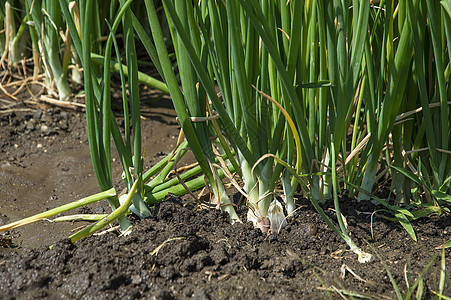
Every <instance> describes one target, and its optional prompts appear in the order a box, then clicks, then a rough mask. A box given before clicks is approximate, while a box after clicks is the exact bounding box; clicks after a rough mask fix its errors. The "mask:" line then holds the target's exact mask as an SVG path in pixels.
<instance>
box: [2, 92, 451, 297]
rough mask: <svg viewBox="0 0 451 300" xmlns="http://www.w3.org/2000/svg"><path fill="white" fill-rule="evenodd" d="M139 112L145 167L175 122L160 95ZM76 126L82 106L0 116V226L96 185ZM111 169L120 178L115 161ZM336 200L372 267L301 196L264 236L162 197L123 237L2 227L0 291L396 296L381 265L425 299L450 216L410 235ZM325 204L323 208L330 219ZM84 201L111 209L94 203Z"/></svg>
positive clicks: (367, 206) (371, 209) (67, 227)
mask: <svg viewBox="0 0 451 300" xmlns="http://www.w3.org/2000/svg"><path fill="white" fill-rule="evenodd" d="M143 109H144V114H143V115H144V119H143V135H144V136H143V144H144V149H145V150H144V151H145V156H146V159H145V161H146V162H145V163H146V165H147V167H148V166H151V165H152V164H154V163H156V162H157V161H158V159H159V158H161V154H163V153H168V152H169V151H170V150H171V149H172V147H173V145H174V144H175V141H176V137H177V134H178V125H177V123H176V122H175V121H174V118H175V113H174V112H173V110H171V109H170V105H168V102H167V101H166V100H162V101H160V102H158V103H154V104H152V105H150V106H146V107H145V108H143ZM84 122H85V120H84V114H83V113H82V112H77V111H74V110H65V109H61V108H56V107H49V106H47V107H44V106H43V107H41V108H36V107H34V108H33V109H32V110H30V111H25V112H24V111H16V112H14V111H12V112H8V113H4V114H0V141H1V143H0V165H1V172H0V224H5V223H8V222H12V221H16V220H18V219H20V218H23V217H26V216H30V215H32V214H35V213H38V212H41V211H44V210H46V209H50V208H53V207H56V206H58V205H61V204H64V203H68V202H71V201H74V200H76V199H79V198H81V197H84V196H88V195H91V194H93V193H96V192H98V191H99V189H98V187H97V183H96V180H95V177H94V175H93V171H92V167H91V161H90V157H89V150H88V144H87V136H86V132H85V128H84ZM114 170H115V171H114V172H115V175H114V176H115V178H116V182H118V183H119V182H120V173H121V170H120V165H119V162H118V161H117V159H116V162H115V163H114ZM341 201H342V213H343V215H344V217H345V218H346V220H347V224H348V226H349V231H350V232H351V233H352V237H353V239H354V241H355V242H356V243H357V244H358V245H359V246H360V247H362V249H364V251H366V252H370V253H372V254H373V256H374V257H375V258H374V259H373V260H372V261H371V262H369V263H366V264H361V263H359V262H358V261H357V256H356V255H355V254H354V253H352V252H350V251H349V249H348V247H347V246H346V244H345V243H344V242H343V241H342V240H341V239H340V238H339V237H338V236H337V235H336V234H335V233H334V232H333V231H332V230H331V229H330V228H328V227H327V225H326V224H325V223H324V221H323V220H322V219H321V218H320V217H319V215H318V214H317V213H316V211H315V210H314V209H313V207H312V206H311V205H310V203H309V202H308V201H306V200H305V199H299V200H298V203H297V204H298V206H299V209H298V210H297V212H296V213H295V215H294V216H293V217H291V218H289V219H288V225H287V227H286V228H285V229H284V230H282V232H281V233H280V234H278V235H275V234H272V235H266V234H263V233H262V232H261V231H259V230H258V229H254V228H253V227H252V225H251V224H248V223H246V224H234V225H231V224H229V222H228V218H227V215H226V214H224V213H221V212H219V211H217V210H213V209H211V210H205V209H200V208H199V207H198V206H196V205H195V204H190V205H184V204H186V202H185V201H184V200H183V199H180V198H175V197H168V198H167V199H166V200H165V201H164V202H162V203H160V204H159V205H157V206H156V207H154V208H152V209H153V217H152V218H149V219H146V220H133V222H134V230H133V232H132V233H131V234H130V235H128V236H125V237H124V236H122V237H119V236H118V235H117V233H115V232H112V233H108V234H105V235H101V236H92V237H88V238H85V239H83V240H81V241H79V242H76V243H75V244H71V243H70V242H69V241H68V240H66V239H64V238H65V237H67V236H69V235H70V233H71V230H75V229H76V228H78V227H79V226H81V225H83V223H69V224H62V223H58V224H54V223H49V222H47V221H41V222H39V223H37V224H33V225H29V226H25V227H23V228H19V229H15V230H12V231H11V232H8V233H6V234H3V235H1V238H0V298H1V299H141V298H144V299H191V298H192V299H327V298H329V297H330V298H333V299H340V298H342V297H349V293H354V294H353V295H354V297H357V296H356V295H357V294H360V295H362V294H363V295H366V296H367V297H369V298H370V297H377V298H380V299H394V298H396V294H395V289H394V287H393V285H392V283H391V281H390V276H389V273H388V272H390V274H391V275H392V277H393V279H394V281H395V282H396V284H397V285H398V286H399V289H400V291H401V293H403V294H405V293H406V291H407V290H408V288H409V287H413V286H418V283H419V282H420V281H421V284H422V286H423V293H422V297H423V298H424V299H432V298H434V297H435V296H434V292H436V291H438V290H439V285H440V276H441V269H440V265H441V259H442V251H441V250H437V249H435V248H436V247H437V246H439V245H441V244H443V243H444V242H445V241H447V240H449V239H450V238H451V218H450V217H449V216H446V215H442V216H431V217H428V218H424V219H421V220H419V221H417V222H415V223H414V229H415V230H416V234H417V237H418V242H415V241H413V240H412V239H411V238H410V237H409V235H408V234H407V232H406V231H405V230H404V229H403V227H402V226H401V225H400V224H398V223H394V222H391V221H389V220H387V219H386V218H384V216H388V215H384V213H383V212H382V211H381V208H380V207H375V206H373V205H372V204H371V203H369V202H364V203H357V202H355V201H354V200H352V199H349V198H347V197H344V196H343V197H342V198H341ZM332 208H333V205H332V203H331V202H327V203H326V204H324V209H325V211H326V213H327V214H328V215H329V216H330V217H331V218H333V219H335V218H336V216H335V213H334V210H333V209H332ZM90 209H91V211H92V212H94V213H102V212H108V211H109V208H108V206H107V204H106V203H103V202H102V203H99V204H97V205H94V206H92V207H91V208H90ZM50 245H53V246H52V247H51V249H50V248H49V246H50ZM444 257H445V263H446V274H447V275H446V278H445V282H444V294H445V295H447V296H451V282H450V269H449V268H450V265H451V251H450V250H449V249H448V250H445V251H444ZM415 283H417V284H416V285H415ZM415 292H416V291H415ZM373 299H376V298H373Z"/></svg>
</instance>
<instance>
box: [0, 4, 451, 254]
mask: <svg viewBox="0 0 451 300" xmlns="http://www.w3.org/2000/svg"><path fill="white" fill-rule="evenodd" d="M161 2H162V4H161V5H162V8H163V9H162V10H158V9H157V8H156V6H155V3H154V1H153V0H146V1H144V4H145V8H146V9H145V12H144V11H142V10H141V11H139V15H135V14H134V13H136V11H133V9H132V8H131V6H130V5H131V3H132V1H131V0H129V1H123V0H121V1H119V3H120V5H119V7H118V10H117V13H116V15H114V17H113V18H111V19H110V22H108V23H107V24H108V28H109V35H108V38H107V41H106V44H105V48H104V49H105V51H104V55H102V57H99V56H98V55H95V54H93V51H92V43H93V41H94V38H93V36H92V32H91V31H90V28H91V27H90V26H92V20H94V19H95V18H94V17H93V11H94V10H93V7H94V4H93V1H90V0H87V1H83V2H82V1H80V2H79V4H80V25H81V26H80V27H81V30H80V36H81V38H80V36H79V32H78V30H77V28H76V25H75V22H74V19H73V17H72V15H71V13H70V11H69V9H68V8H67V5H65V1H64V0H60V1H59V3H60V5H61V11H62V13H63V15H64V16H65V18H66V22H67V25H66V26H67V27H68V28H69V31H70V33H71V36H72V39H73V44H74V47H75V48H76V50H77V52H78V55H79V56H80V61H81V64H82V65H83V69H84V82H85V91H86V115H87V128H88V133H89V144H90V150H91V156H92V160H93V166H94V171H95V173H96V177H97V180H98V181H99V185H100V187H101V189H102V190H103V191H105V192H106V191H109V190H110V189H111V188H112V186H113V178H112V176H111V163H110V160H111V148H110V145H111V139H112V140H113V141H114V144H115V146H116V149H117V151H118V152H119V156H120V159H121V163H122V166H123V169H124V176H123V179H124V182H125V184H126V186H127V189H126V193H125V196H123V197H122V201H120V200H119V197H118V195H117V193H114V194H111V195H109V194H108V195H109V202H110V205H111V207H112V209H113V213H112V214H110V215H108V216H106V217H102V219H101V220H100V221H98V222H97V223H95V224H93V225H92V226H90V227H88V228H86V229H85V230H83V231H82V232H80V233H78V234H76V235H74V236H73V240H76V239H78V238H80V237H82V236H85V235H87V234H90V233H92V232H93V231H96V230H99V229H100V228H101V227H102V226H104V225H105V224H107V223H109V222H111V221H112V220H116V219H118V220H119V223H120V226H121V230H122V231H126V230H128V228H129V226H130V224H129V223H128V221H127V219H126V218H125V214H126V213H128V212H129V211H132V212H134V213H136V214H137V215H139V216H140V217H147V216H149V215H150V214H151V212H150V211H149V209H148V207H147V205H151V204H153V203H155V202H158V201H161V200H162V199H163V198H164V196H165V195H167V194H168V193H169V192H171V193H174V194H176V195H181V194H183V193H187V192H189V191H192V190H195V189H197V188H200V187H202V186H203V185H204V184H205V183H207V184H208V185H209V186H210V189H211V190H212V191H213V194H214V197H215V201H216V204H217V207H218V208H220V209H222V210H224V211H227V212H228V213H229V215H230V219H231V221H232V222H241V221H242V220H240V218H239V217H238V214H237V213H236V211H235V208H234V204H233V203H232V202H231V200H230V198H229V195H227V193H226V189H225V187H224V183H223V180H222V179H223V178H227V180H229V181H231V182H232V183H233V184H234V185H235V186H236V187H237V189H238V190H239V191H240V192H241V193H242V194H243V195H244V197H245V198H246V200H247V205H248V207H249V213H248V216H247V219H248V220H250V221H252V222H253V223H254V224H255V226H256V227H258V228H260V229H261V230H262V231H265V232H268V231H270V232H275V233H276V232H278V231H279V230H281V229H282V228H283V226H284V224H285V222H286V218H287V217H289V216H290V215H291V214H292V213H293V212H294V210H295V209H296V206H295V201H294V200H295V193H296V192H300V193H302V194H303V195H304V196H306V197H308V198H309V199H310V200H311V202H312V204H313V206H314V207H315V208H316V210H317V211H318V213H319V214H320V215H321V217H322V218H323V219H324V220H325V222H326V223H327V224H328V225H329V226H330V227H331V228H332V229H333V230H334V231H335V232H336V233H337V234H338V235H339V236H341V237H342V238H343V239H344V241H345V242H346V243H347V244H348V245H349V246H350V248H351V250H352V251H354V252H355V253H357V254H358V255H359V261H361V262H365V261H368V260H369V259H370V257H371V256H370V255H369V254H367V253H365V252H363V251H362V250H361V249H359V248H358V247H357V246H356V245H355V244H354V243H353V241H352V239H351V237H350V233H349V231H348V230H349V229H348V228H347V226H346V224H345V221H344V217H343V216H342V214H341V211H340V201H339V198H338V194H339V193H340V192H341V190H342V189H343V188H345V189H348V190H349V191H350V192H351V195H357V194H358V199H359V200H360V201H365V200H367V199H370V198H371V199H373V200H375V201H377V202H378V203H379V204H381V205H384V206H385V207H386V208H387V209H388V210H389V211H390V212H392V213H393V214H394V215H395V217H396V218H397V220H398V221H399V222H400V223H401V224H402V225H403V226H404V228H405V229H406V230H407V231H408V232H409V234H410V235H411V236H412V238H414V239H415V234H414V231H413V228H412V226H411V224H410V222H411V221H413V220H415V219H416V218H418V217H420V216H425V215H427V214H429V213H437V212H439V213H442V212H448V213H449V208H447V207H446V205H449V203H450V202H451V201H450V198H449V189H450V181H451V179H450V178H451V160H450V159H449V158H448V156H449V154H450V152H449V147H450V141H449V134H450V128H451V127H450V118H449V102H448V101H447V98H449V95H450V91H451V86H450V84H449V82H450V81H449V76H450V74H451V72H450V67H449V65H450V61H451V59H450V58H451V54H450V51H449V49H450V48H451V37H450V32H451V30H450V29H451V27H450V26H451V25H450V24H451V21H450V13H451V7H450V5H449V2H448V1H441V2H440V3H438V2H436V1H432V0H426V1H421V0H415V1H410V2H408V3H405V2H397V1H380V3H379V5H378V6H376V5H375V4H373V3H372V2H370V1H357V0H355V1H321V0H317V1H300V0H298V1H286V2H285V1H280V2H277V1H271V0H263V1H257V0H229V1H213V0H205V1H199V2H194V3H193V2H192V1H186V0H180V1H170V0H163V1H161ZM157 11H159V12H160V14H158V13H157ZM162 24H163V25H162ZM120 26H121V28H122V31H123V39H124V46H125V47H124V49H123V50H121V49H120V48H119V46H118V44H117V43H116V40H115V37H116V32H117V30H118V28H119V27H120ZM166 26H168V28H166ZM136 37H137V38H138V39H139V40H140V43H141V44H142V45H143V46H144V48H145V49H146V51H147V53H148V55H149V57H150V59H151V60H152V63H153V65H154V66H155V68H156V70H157V71H158V72H159V74H160V75H161V78H162V79H163V81H164V83H161V82H160V83H158V84H159V85H160V87H161V89H162V90H164V92H169V93H170V95H171V98H172V102H173V104H174V108H175V110H176V112H177V116H178V120H179V122H180V125H181V128H182V131H183V134H184V136H185V137H186V142H184V143H183V145H181V146H180V147H178V148H177V149H176V151H175V152H174V153H171V154H170V155H168V157H166V158H165V159H163V160H162V161H161V162H159V163H158V164H156V165H155V166H154V167H152V168H151V169H150V170H148V171H145V170H143V159H145V158H144V157H142V153H141V131H140V130H141V129H140V128H141V127H140V100H139V93H138V84H139V83H140V82H143V80H144V79H143V78H144V75H143V74H142V73H140V72H139V71H138V62H137V55H136V46H135V42H136V41H135V38H136ZM168 43H169V44H170V47H168ZM168 48H169V49H173V52H174V53H169V52H168ZM113 49H114V50H113ZM426 50H427V51H426ZM114 54H115V56H116V58H115V59H113V57H114ZM121 54H122V55H121ZM172 54H173V55H172ZM123 57H125V62H124V64H123V62H122V60H123ZM99 66H100V67H99ZM99 68H100V69H99ZM112 70H116V72H119V74H120V78H121V81H122V83H123V84H122V86H123V87H124V90H123V111H124V120H125V124H126V125H125V134H124V135H121V133H120V131H119V129H118V125H117V123H116V121H115V119H114V118H113V114H112V111H111V99H110V81H111V78H110V77H111V71H112ZM126 82H127V83H128V93H127V90H126V89H125V86H126V84H125V83H126ZM153 82H155V81H153ZM188 146H189V149H190V150H191V151H192V152H193V153H194V155H195V157H196V159H197V162H198V166H197V167H195V168H193V169H191V170H189V171H186V172H185V173H183V174H180V175H179V174H178V175H177V177H176V178H173V179H170V178H168V174H169V172H170V170H171V169H172V168H173V166H174V163H175V161H176V160H177V159H178V158H179V157H180V156H182V155H183V154H184V153H185V152H186V151H187V150H186V147H188ZM384 170H386V171H384ZM386 172H388V174H389V175H391V178H392V179H393V187H392V189H391V191H393V192H395V193H396V202H395V204H392V203H389V201H388V200H389V199H380V198H377V197H375V196H374V194H373V190H372V188H373V186H374V183H375V182H376V181H377V180H378V179H379V178H380V177H381V176H384V175H385V174H386ZM200 173H202V176H200V177H197V178H194V179H193V176H195V175H199V174H200ZM236 177H239V178H240V180H239V181H240V182H243V185H242V186H240V185H239V184H238V181H237V180H236ZM278 185H279V186H281V187H282V190H283V194H281V195H278V194H276V192H275V190H276V186H278ZM415 185H416V187H415ZM418 185H419V186H418ZM409 195H413V200H412V201H409V200H408V199H409V197H408V196H409ZM331 197H333V199H334V208H335V213H336V223H338V226H336V225H335V224H334V223H333V222H332V221H331V220H330V219H329V217H327V216H326V214H325V213H324V211H323V210H322V208H321V206H320V204H321V202H322V201H324V199H328V198H331ZM279 200H281V201H279ZM413 205H417V206H420V208H421V210H420V212H418V213H413V212H411V211H410V209H411V208H412V207H413ZM1 229H2V228H0V230H1ZM444 245H449V244H446V243H445V244H444Z"/></svg>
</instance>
